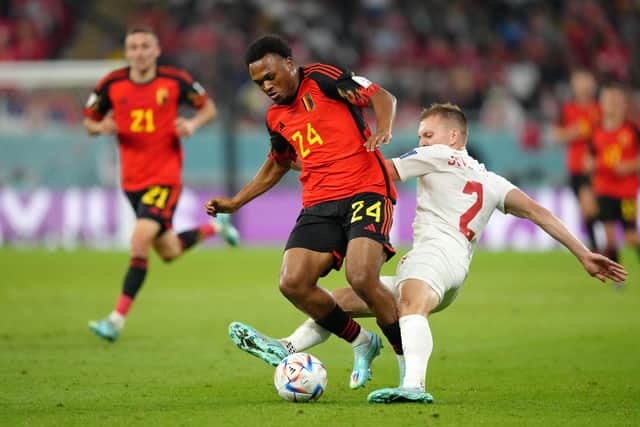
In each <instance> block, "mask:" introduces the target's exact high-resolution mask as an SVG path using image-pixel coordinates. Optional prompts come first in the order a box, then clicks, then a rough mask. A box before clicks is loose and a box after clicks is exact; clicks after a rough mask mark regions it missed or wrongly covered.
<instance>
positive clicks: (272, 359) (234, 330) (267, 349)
mask: <svg viewBox="0 0 640 427" xmlns="http://www.w3.org/2000/svg"><path fill="white" fill-rule="evenodd" d="M229 336H230V337H231V341H233V342H234V344H235V345H236V346H238V348H239V349H240V350H243V351H246V352H247V353H249V354H252V355H254V356H256V357H258V358H260V359H262V360H264V361H265V362H267V363H268V364H269V365H271V366H278V364H279V363H280V361H281V360H282V359H284V358H285V357H287V356H288V355H289V351H288V350H287V349H286V348H285V347H284V345H282V343H280V341H278V340H276V339H275V338H271V337H269V336H267V335H263V334H261V333H260V332H258V331H256V330H255V329H254V328H253V327H251V326H249V325H245V324H244V323H240V322H233V323H231V324H230V325H229Z"/></svg>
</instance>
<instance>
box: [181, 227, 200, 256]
mask: <svg viewBox="0 0 640 427" xmlns="http://www.w3.org/2000/svg"><path fill="white" fill-rule="evenodd" d="M178 239H180V242H181V243H182V249H183V250H185V251H186V250H187V249H189V248H190V247H191V246H193V245H195V244H196V243H198V242H199V241H200V230H199V229H197V228H196V229H195V230H189V231H183V232H182V233H180V234H178Z"/></svg>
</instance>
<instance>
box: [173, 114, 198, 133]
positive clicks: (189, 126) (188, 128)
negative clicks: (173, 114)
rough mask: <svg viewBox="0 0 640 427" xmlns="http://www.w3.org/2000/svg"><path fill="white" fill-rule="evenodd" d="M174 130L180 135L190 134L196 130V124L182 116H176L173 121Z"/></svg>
mask: <svg viewBox="0 0 640 427" xmlns="http://www.w3.org/2000/svg"><path fill="white" fill-rule="evenodd" d="M174 125H175V127H176V132H178V135H180V136H182V137H186V136H191V135H193V134H194V132H195V131H196V125H195V123H194V122H193V121H191V120H189V119H185V118H184V117H178V118H177V119H176V121H175V122H174Z"/></svg>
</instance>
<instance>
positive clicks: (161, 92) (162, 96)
mask: <svg viewBox="0 0 640 427" xmlns="http://www.w3.org/2000/svg"><path fill="white" fill-rule="evenodd" d="M167 99H169V90H168V89H167V88H166V87H160V88H158V90H156V104H158V105H164V104H165V102H167Z"/></svg>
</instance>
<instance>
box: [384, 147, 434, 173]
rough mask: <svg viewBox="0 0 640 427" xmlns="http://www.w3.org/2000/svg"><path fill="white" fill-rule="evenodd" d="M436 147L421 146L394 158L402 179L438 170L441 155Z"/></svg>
mask: <svg viewBox="0 0 640 427" xmlns="http://www.w3.org/2000/svg"><path fill="white" fill-rule="evenodd" d="M435 148H436V147H419V148H414V149H413V150H411V151H409V152H407V153H404V154H403V155H402V156H400V157H396V158H394V159H392V161H393V164H394V165H395V167H396V170H397V171H398V175H399V176H400V179H401V180H402V181H406V180H408V179H409V178H414V177H417V176H422V175H426V174H428V173H430V172H433V171H435V170H436V168H437V165H438V162H439V161H441V160H442V159H441V157H442V156H441V155H439V154H438V152H437V150H436V149H435Z"/></svg>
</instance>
